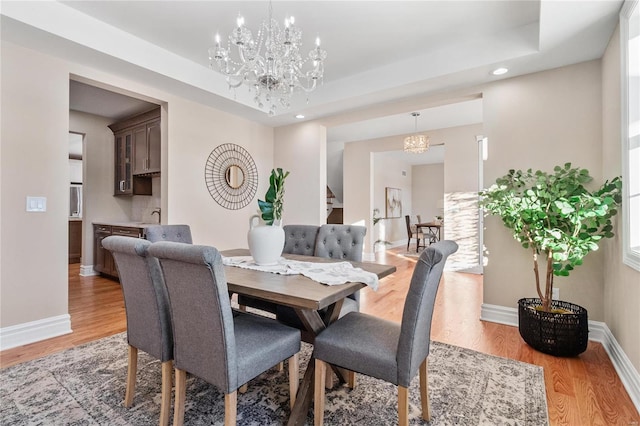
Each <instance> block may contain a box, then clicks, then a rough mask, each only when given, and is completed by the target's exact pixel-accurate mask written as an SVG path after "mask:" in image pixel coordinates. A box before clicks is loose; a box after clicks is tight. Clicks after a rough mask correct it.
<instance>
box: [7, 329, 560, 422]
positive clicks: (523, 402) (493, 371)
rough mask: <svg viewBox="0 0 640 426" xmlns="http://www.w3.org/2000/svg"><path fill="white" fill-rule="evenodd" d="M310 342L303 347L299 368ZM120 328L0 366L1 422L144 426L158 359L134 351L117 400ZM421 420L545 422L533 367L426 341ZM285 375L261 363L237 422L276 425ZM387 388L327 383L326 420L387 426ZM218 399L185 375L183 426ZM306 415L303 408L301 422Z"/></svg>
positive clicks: (220, 399)
mask: <svg viewBox="0 0 640 426" xmlns="http://www.w3.org/2000/svg"><path fill="white" fill-rule="evenodd" d="M310 348H311V347H310V346H309V345H307V344H303V351H302V354H301V369H303V368H305V367H306V363H307V360H308V358H309V354H310ZM126 354H127V349H126V340H125V335H124V334H118V335H115V336H111V337H108V338H105V339H102V340H99V341H96V342H92V343H89V344H86V345H83V346H79V347H77V348H74V349H70V350H67V351H64V352H61V353H58V354H54V355H51V356H48V357H46V358H42V359H39V360H34V361H30V362H26V363H24V364H20V365H16V366H13V367H9V368H6V369H4V370H2V371H0V375H1V380H0V381H1V383H0V401H1V408H0V423H1V424H2V425H70V424H73V425H136V426H137V425H153V424H157V422H158V419H159V410H160V393H159V392H160V376H161V374H160V364H159V362H157V361H154V360H152V359H151V358H150V357H148V356H147V355H146V354H144V353H142V352H140V355H139V361H138V386H137V389H136V396H135V399H134V405H133V407H131V408H130V409H127V408H125V407H124V406H123V405H122V401H123V398H124V389H125V378H126V370H127V355H126ZM429 389H430V396H431V407H432V416H433V417H432V421H431V423H429V424H430V425H535V426H540V425H546V424H548V415H547V404H546V397H545V387H544V377H543V372H542V368H541V367H538V366H534V365H530V364H525V363H522V362H518V361H512V360H508V359H503V358H498V357H494V356H489V355H484V354H481V353H479V352H475V351H471V350H468V349H463V348H459V347H456V346H451V345H447V344H443V343H438V342H433V343H432V345H431V354H430V355H429ZM288 393H289V392H288V381H287V375H286V369H285V371H283V372H277V371H276V370H275V369H273V370H270V371H268V372H266V373H264V374H262V375H261V376H260V377H258V378H256V379H254V380H253V381H251V382H250V383H249V390H248V392H247V393H245V394H243V395H239V396H238V424H239V425H279V424H285V423H286V420H287V418H288V416H289V406H288V398H289V395H288ZM409 393H410V423H411V424H427V423H426V422H423V421H422V420H421V419H420V389H419V382H418V377H416V378H415V379H414V380H413V382H412V383H411V388H410V390H409ZM396 410H397V391H396V387H395V386H393V385H390V384H388V383H385V382H383V381H381V380H376V379H372V378H369V377H365V376H362V375H358V381H357V386H356V389H354V390H349V389H348V388H346V387H344V386H337V385H336V386H335V387H334V389H333V390H327V400H326V410H325V424H326V425H348V424H362V425H391V424H397V411H396ZM223 419H224V396H223V395H222V394H221V393H220V392H219V391H217V390H216V389H215V388H213V387H212V386H210V385H208V384H207V383H205V382H204V381H202V380H200V379H198V378H195V377H189V379H188V381H187V405H186V414H185V424H187V425H213V424H215V425H218V424H222V423H223ZM312 422H313V412H312V410H311V411H310V413H309V417H308V420H307V423H308V424H312Z"/></svg>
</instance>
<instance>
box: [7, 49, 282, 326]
mask: <svg viewBox="0 0 640 426" xmlns="http://www.w3.org/2000/svg"><path fill="white" fill-rule="evenodd" d="M70 74H73V75H74V76H80V78H83V79H88V80H91V81H96V82H100V84H106V85H108V86H109V87H116V88H119V89H118V90H121V91H122V92H124V93H127V94H131V95H136V96H138V95H139V96H140V97H142V98H143V99H145V100H148V101H152V102H156V103H158V104H162V105H163V151H162V156H163V167H164V168H163V173H162V177H161V179H162V193H163V200H162V204H163V205H162V207H163V222H166V223H178V222H180V223H188V224H190V225H191V226H192V231H193V236H194V240H195V242H196V243H203V244H211V245H214V246H217V247H219V248H221V249H225V248H231V247H246V246H247V244H246V232H247V230H248V223H249V217H250V216H251V215H252V214H254V213H255V212H256V210H257V201H255V200H254V201H252V202H251V203H250V205H248V206H247V207H245V208H244V209H242V210H226V209H223V208H222V207H220V206H219V205H218V204H217V203H215V201H214V200H213V199H212V198H211V196H210V195H209V192H208V191H207V188H206V185H205V182H204V167H205V162H206V159H207V157H208V156H209V153H210V152H211V151H212V150H213V149H214V148H215V147H216V146H217V145H219V144H221V143H236V144H239V145H242V146H243V147H245V148H246V149H247V150H248V151H249V153H250V154H251V155H252V157H253V158H254V160H255V162H256V165H257V167H258V173H259V186H258V191H257V193H256V196H258V195H259V194H264V193H265V192H266V189H267V186H268V179H266V176H268V173H269V171H270V170H271V168H272V167H273V129H271V128H269V127H266V126H262V125H259V124H256V123H253V122H250V121H248V120H246V119H243V118H239V117H236V116H232V115H230V114H227V113H224V112H222V111H219V110H216V109H213V108H210V107H206V106H203V105H200V104H196V103H192V102H189V101H185V100H184V99H182V98H178V97H175V96H172V95H171V94H169V93H166V92H163V91H161V90H158V89H155V88H151V87H148V86H145V85H144V84H142V83H138V82H134V81H131V80H127V79H123V78H121V77H117V76H113V75H110V74H107V73H104V72H101V71H100V70H96V69H92V68H87V67H84V66H81V65H78V64H74V63H70V62H65V61H60V60H58V59H55V58H52V57H50V56H46V55H42V54H39V53H36V52H34V51H31V50H28V49H24V48H21V47H18V46H15V45H12V44H11V43H7V42H3V44H2V75H1V78H2V145H1V150H2V158H1V161H2V169H1V172H0V173H1V180H0V182H1V184H2V204H1V208H2V212H1V217H2V223H1V224H0V233H1V235H2V241H1V252H2V267H1V271H0V277H1V282H0V287H1V292H0V295H1V300H0V312H1V314H0V328H5V327H9V326H12V325H16V324H22V323H27V322H31V321H36V320H42V319H47V318H50V317H53V316H58V315H64V314H67V313H68V306H67V299H68V297H67V294H68V290H67V289H68V277H67V275H68V272H67V271H68V269H67V262H68V253H67V244H68V242H67V238H68V237H67V219H68V217H67V214H68V207H67V206H68V193H69V191H68V179H69V162H68V132H69V130H70V126H71V125H74V127H75V126H76V125H78V126H87V128H88V129H89V130H90V133H91V134H92V138H93V134H94V133H95V134H96V139H95V141H98V140H102V139H108V138H110V135H108V134H107V133H102V132H101V131H99V130H96V131H95V132H94V130H93V129H95V128H97V127H99V124H100V123H98V121H99V120H98V121H95V122H89V121H92V120H88V121H86V120H85V122H84V123H80V122H78V121H76V118H77V117H76V116H71V117H70V114H69V84H68V82H69V77H70ZM74 78H75V77H74ZM85 118H86V117H85ZM81 121H82V120H81ZM74 130H75V131H82V129H74ZM92 147H95V148H98V147H97V146H94V144H91V145H89V147H88V148H87V149H88V153H90V152H91V151H90V149H91V148H92ZM101 148H104V147H99V149H101ZM169 157H170V158H171V160H170V161H169V159H168V158H169ZM112 161H113V145H112V142H111V143H110V144H109V148H106V149H105V153H104V163H101V164H98V165H95V164H94V165H91V164H88V165H87V168H89V170H92V169H93V168H94V167H98V168H100V170H101V172H100V173H99V174H102V172H104V174H105V175H106V174H107V173H108V178H107V183H104V182H101V183H100V185H104V191H105V193H106V192H108V193H109V195H108V197H109V200H101V201H102V202H105V203H107V204H109V203H112V202H113V201H115V202H116V204H117V203H118V201H117V200H113V196H112V195H111V190H112V188H111V186H112V184H113V177H112V173H113V172H112V171H111V172H109V171H107V169H109V168H112ZM107 188H108V189H107ZM27 195H34V196H45V197H47V212H46V213H26V212H25V211H24V210H25V197H26V196H27ZM112 207H114V210H113V211H110V212H109V213H108V214H107V213H105V212H104V211H94V212H91V213H89V212H88V214H91V215H92V217H100V218H103V219H110V218H111V217H112V214H113V215H120V213H122V216H120V217H127V216H126V214H125V210H127V208H126V207H122V206H120V207H118V206H112ZM89 208H91V207H89ZM118 208H121V209H122V212H118ZM126 213H129V212H126ZM106 216H108V217H106ZM85 245H86V241H85ZM85 254H86V253H85ZM84 262H86V260H84ZM34 265H37V267H34Z"/></svg>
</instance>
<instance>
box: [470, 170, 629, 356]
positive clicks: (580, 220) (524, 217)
mask: <svg viewBox="0 0 640 426" xmlns="http://www.w3.org/2000/svg"><path fill="white" fill-rule="evenodd" d="M592 180H593V178H592V177H591V176H590V175H589V171H588V170H586V169H581V168H577V167H571V163H566V164H565V165H564V166H556V167H555V168H554V170H553V173H547V172H543V171H540V170H538V171H536V172H532V171H531V169H529V170H527V171H522V170H517V171H516V170H509V172H508V173H507V174H506V175H504V176H502V177H500V178H498V179H497V180H496V183H495V184H494V185H492V186H491V187H490V188H488V189H485V190H483V191H481V192H480V196H481V201H480V205H481V206H482V207H483V208H484V210H485V212H486V214H493V215H496V216H500V217H501V218H502V222H503V224H504V225H505V226H506V227H507V228H509V229H510V230H511V232H512V234H513V237H514V238H515V239H516V240H517V241H518V242H520V244H521V245H522V247H523V248H525V249H526V250H529V251H530V253H531V257H532V262H533V272H534V277H535V284H536V290H537V293H538V298H526V299H520V300H519V301H518V324H519V330H520V335H521V336H522V337H523V339H524V340H525V342H527V343H528V344H529V345H531V346H532V347H533V348H535V349H537V350H540V351H542V352H545V353H549V354H552V355H558V356H575V355H578V354H580V353H582V352H584V351H585V350H586V348H587V338H588V318H587V311H586V309H584V308H583V307H581V306H578V305H575V304H572V303H568V302H563V301H559V300H552V295H553V285H554V278H555V277H565V276H568V275H569V274H570V273H571V271H572V270H573V269H574V268H575V267H577V266H579V265H581V264H582V262H583V260H584V258H585V256H586V255H587V254H589V253H590V252H592V251H594V250H597V249H598V243H599V242H600V241H601V240H602V239H603V238H611V237H613V224H612V218H613V217H614V216H615V215H616V213H617V207H618V206H619V204H620V202H621V199H622V196H621V188H622V181H621V179H620V177H616V178H614V179H612V180H611V181H606V182H605V183H604V184H603V185H601V186H600V187H599V188H597V189H595V190H589V189H588V188H587V187H586V185H587V184H588V183H590V182H591V181H592ZM540 262H544V264H545V267H544V268H540V265H539V263H540ZM541 269H542V270H541Z"/></svg>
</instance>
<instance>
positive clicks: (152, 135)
mask: <svg viewBox="0 0 640 426" xmlns="http://www.w3.org/2000/svg"><path fill="white" fill-rule="evenodd" d="M158 113H160V111H158ZM133 140H134V146H133V156H134V158H135V163H134V166H133V174H134V175H140V174H149V173H159V172H160V118H159V117H158V119H156V120H153V121H151V122H148V123H145V125H141V126H140V127H137V128H136V129H135V130H134V132H133Z"/></svg>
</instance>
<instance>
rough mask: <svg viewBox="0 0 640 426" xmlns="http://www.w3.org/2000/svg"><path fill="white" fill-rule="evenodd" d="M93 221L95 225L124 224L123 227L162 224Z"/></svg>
mask: <svg viewBox="0 0 640 426" xmlns="http://www.w3.org/2000/svg"><path fill="white" fill-rule="evenodd" d="M92 223H93V224H94V225H106V226H122V227H126V228H147V227H149V226H154V225H160V224H159V223H143V222H111V221H108V220H95V221H93V222H92Z"/></svg>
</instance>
